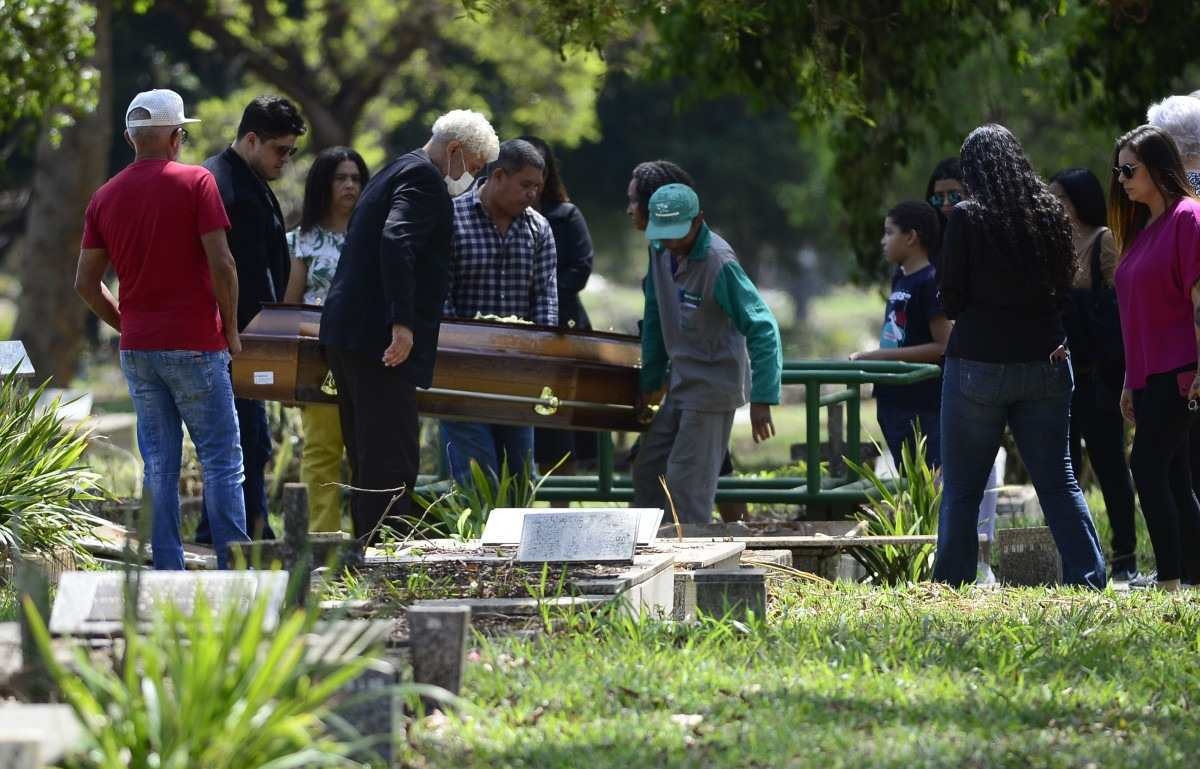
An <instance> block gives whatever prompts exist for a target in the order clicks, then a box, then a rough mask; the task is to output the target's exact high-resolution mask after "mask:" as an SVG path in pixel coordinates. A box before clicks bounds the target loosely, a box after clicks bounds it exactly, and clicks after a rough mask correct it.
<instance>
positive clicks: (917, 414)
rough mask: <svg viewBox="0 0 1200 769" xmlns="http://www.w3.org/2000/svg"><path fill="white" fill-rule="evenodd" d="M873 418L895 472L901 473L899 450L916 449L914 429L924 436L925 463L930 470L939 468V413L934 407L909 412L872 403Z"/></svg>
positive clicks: (940, 432) (940, 464)
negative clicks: (890, 455) (889, 454)
mask: <svg viewBox="0 0 1200 769" xmlns="http://www.w3.org/2000/svg"><path fill="white" fill-rule="evenodd" d="M875 416H876V418H877V419H878V420H879V429H880V430H882V431H883V439H884V441H885V442H887V445H888V450H889V451H891V452H892V461H893V462H895V464H896V472H898V473H901V474H903V473H904V462H903V459H902V457H903V454H902V451H903V449H904V446H905V445H907V446H908V449H909V451H911V452H914V458H915V452H916V450H917V438H916V428H918V427H919V428H920V430H921V435H923V436H924V437H925V462H926V464H928V465H929V466H930V467H941V466H942V429H941V412H940V410H939V407H938V406H936V405H935V406H934V407H933V408H930V409H913V408H904V407H902V406H893V405H892V404H890V403H887V402H884V403H876V406H875Z"/></svg>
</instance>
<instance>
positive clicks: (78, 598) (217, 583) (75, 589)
mask: <svg viewBox="0 0 1200 769" xmlns="http://www.w3.org/2000/svg"><path fill="white" fill-rule="evenodd" d="M137 577H140V586H139V587H138V599H137V603H138V605H137V617H138V619H139V620H143V621H145V620H149V619H150V618H151V617H153V614H154V611H155V608H156V606H158V605H159V604H160V603H162V602H164V601H169V602H171V603H174V604H175V605H176V606H177V607H179V608H180V609H181V610H182V611H183V612H184V613H186V614H190V613H191V612H192V611H193V610H194V609H195V603H196V596H197V591H202V592H203V593H204V597H205V599H206V600H207V602H208V605H209V606H210V607H211V608H212V609H214V610H221V609H223V608H224V607H226V606H228V605H230V604H231V603H233V604H237V605H240V606H242V607H244V608H245V609H246V610H247V611H249V608H250V605H251V604H252V603H253V601H254V600H255V598H256V597H257V596H258V595H259V594H260V593H264V592H265V593H266V595H267V596H268V599H267V611H266V616H265V617H264V620H263V622H264V625H265V626H266V627H267V628H273V627H274V626H275V625H276V624H277V623H278V621H279V612H280V609H281V607H282V605H283V600H284V595H285V593H286V591H287V584H288V573H287V572H286V571H220V572H181V571H180V572H172V571H146V572H141V573H140V574H139V575H137ZM125 580H126V575H125V574H123V573H121V572H90V571H68V572H64V573H63V575H62V579H61V580H60V582H59V588H58V593H57V595H56V596H55V600H54V608H53V609H52V611H51V613H50V632H51V633H54V634H55V635H111V634H117V633H120V632H122V629H123V625H122V618H123V616H124V611H125V591H126V585H125Z"/></svg>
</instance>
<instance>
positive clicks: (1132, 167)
mask: <svg viewBox="0 0 1200 769" xmlns="http://www.w3.org/2000/svg"><path fill="white" fill-rule="evenodd" d="M1141 167H1142V164H1141V163H1122V164H1121V165H1119V166H1117V167H1116V168H1114V169H1113V170H1112V172H1113V176H1120V177H1121V178H1123V179H1132V178H1133V175H1134V173H1135V172H1137V170H1138V169H1139V168H1141Z"/></svg>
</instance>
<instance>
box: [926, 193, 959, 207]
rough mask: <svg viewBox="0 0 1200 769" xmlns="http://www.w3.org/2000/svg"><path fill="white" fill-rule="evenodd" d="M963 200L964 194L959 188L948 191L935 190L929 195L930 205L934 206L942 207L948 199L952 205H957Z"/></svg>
mask: <svg viewBox="0 0 1200 769" xmlns="http://www.w3.org/2000/svg"><path fill="white" fill-rule="evenodd" d="M962 200H963V194H962V193H961V192H959V191H958V190H950V191H949V192H946V193H941V192H935V193H933V194H932V195H930V196H929V205H931V206H933V207H934V208H941V207H942V206H944V205H945V204H946V201H950V205H952V206H955V205H958V204H959V203H961V202H962Z"/></svg>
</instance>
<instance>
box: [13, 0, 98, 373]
mask: <svg viewBox="0 0 1200 769" xmlns="http://www.w3.org/2000/svg"><path fill="white" fill-rule="evenodd" d="M95 33H96V50H95V55H94V57H93V59H92V61H91V62H90V64H91V65H92V66H93V67H95V69H96V70H97V72H98V73H99V77H100V93H99V96H98V100H97V104H96V110H95V112H93V113H91V114H89V115H80V116H77V118H76V122H75V124H74V125H73V126H71V127H70V128H67V129H65V130H64V131H63V132H62V143H61V144H60V145H59V146H58V147H54V146H52V145H51V143H50V141H49V140H48V139H47V138H46V134H43V135H42V138H41V139H40V140H39V141H38V146H37V154H36V158H35V163H36V165H35V168H34V174H33V195H32V199H31V200H30V204H29V216H28V226H27V229H26V233H25V238H24V242H23V243H22V244H21V248H20V261H19V276H20V282H21V296H20V299H19V300H18V302H17V325H16V329H15V332H14V338H16V339H20V340H21V341H23V342H24V343H25V349H26V351H27V352H28V354H29V360H30V361H31V362H32V363H33V366H34V369H35V370H36V371H37V374H38V378H39V379H43V378H45V377H48V376H50V377H53V378H54V385H55V386H57V387H67V386H68V385H69V384H70V382H71V379H72V378H73V377H74V376H75V370H76V365H77V364H78V361H79V353H80V351H81V349H82V346H83V328H84V320H85V318H86V316H87V312H88V310H87V308H86V307H85V306H84V305H83V304H82V303H81V302H80V301H79V297H78V296H77V295H76V294H75V264H76V260H77V258H78V256H79V244H80V240H81V238H82V236H83V212H84V210H85V209H86V208H87V203H88V199H89V198H90V197H91V195H92V193H93V192H94V191H95V190H96V188H97V187H99V186H100V185H101V184H103V183H104V179H105V176H106V175H107V170H108V168H107V163H108V150H109V146H110V144H111V141H112V96H113V89H112V70H113V65H112V0H96V27H95Z"/></svg>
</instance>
